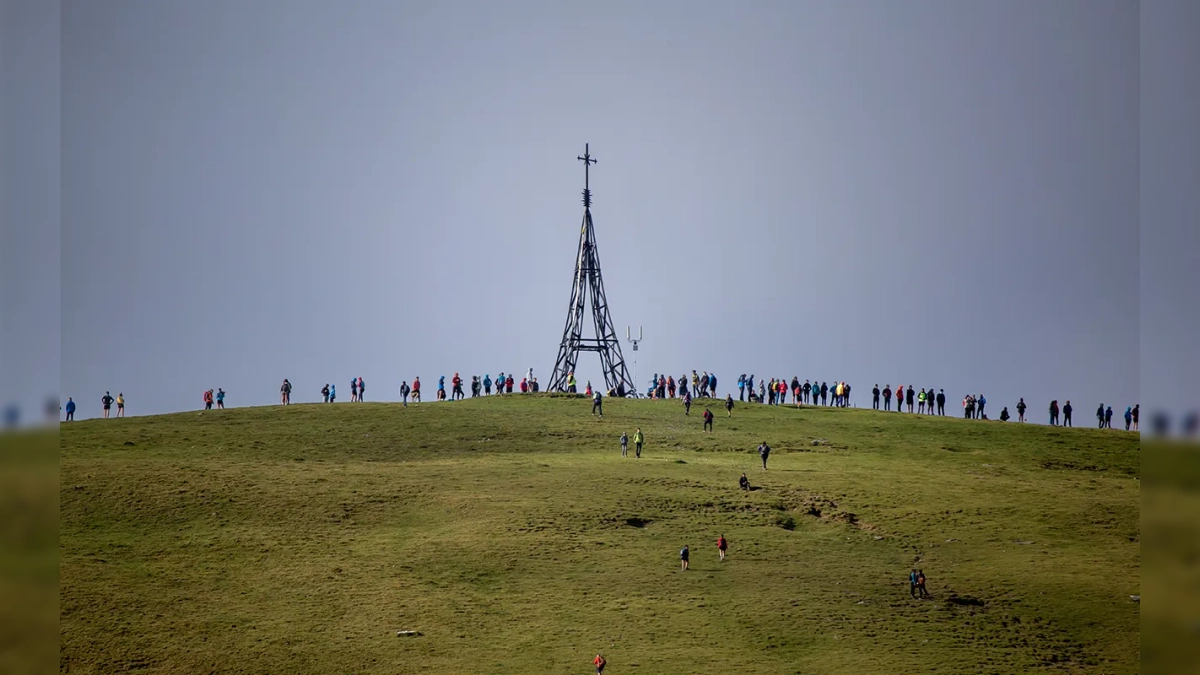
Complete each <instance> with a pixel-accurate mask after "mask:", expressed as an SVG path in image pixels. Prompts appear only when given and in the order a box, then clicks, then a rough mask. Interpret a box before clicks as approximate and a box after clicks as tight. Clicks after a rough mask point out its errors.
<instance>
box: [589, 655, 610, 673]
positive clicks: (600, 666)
mask: <svg viewBox="0 0 1200 675" xmlns="http://www.w3.org/2000/svg"><path fill="white" fill-rule="evenodd" d="M592 665H593V666H596V675H604V666H606V665H608V661H605V660H604V657H603V656H600V655H599V654H597V655H596V658H594V659H592Z"/></svg>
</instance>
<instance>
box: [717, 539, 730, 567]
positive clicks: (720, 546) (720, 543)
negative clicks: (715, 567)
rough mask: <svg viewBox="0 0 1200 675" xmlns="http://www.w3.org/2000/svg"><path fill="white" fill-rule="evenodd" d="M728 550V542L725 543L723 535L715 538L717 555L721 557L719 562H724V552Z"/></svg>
mask: <svg viewBox="0 0 1200 675" xmlns="http://www.w3.org/2000/svg"><path fill="white" fill-rule="evenodd" d="M728 548H729V542H728V541H726V539H725V535H724V534H722V535H721V536H719V537H717V555H719V556H721V562H725V550H726V549H728Z"/></svg>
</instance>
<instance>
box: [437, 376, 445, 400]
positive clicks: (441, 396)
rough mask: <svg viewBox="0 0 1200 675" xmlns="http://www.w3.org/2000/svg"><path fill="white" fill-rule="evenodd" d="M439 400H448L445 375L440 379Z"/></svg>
mask: <svg viewBox="0 0 1200 675" xmlns="http://www.w3.org/2000/svg"><path fill="white" fill-rule="evenodd" d="M437 400H439V401H445V400H446V376H445V375H442V376H441V377H439V378H438V393H437Z"/></svg>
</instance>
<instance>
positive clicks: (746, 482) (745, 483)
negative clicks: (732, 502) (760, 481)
mask: <svg viewBox="0 0 1200 675" xmlns="http://www.w3.org/2000/svg"><path fill="white" fill-rule="evenodd" d="M738 487H740V488H742V489H743V490H745V491H747V492H749V491H750V479H749V478H746V474H745V473H744V472H743V473H742V477H741V478H739V479H738Z"/></svg>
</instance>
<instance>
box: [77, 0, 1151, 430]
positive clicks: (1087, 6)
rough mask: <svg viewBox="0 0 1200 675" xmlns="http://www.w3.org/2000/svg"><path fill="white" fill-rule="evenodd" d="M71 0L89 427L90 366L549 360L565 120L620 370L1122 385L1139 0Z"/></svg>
mask: <svg viewBox="0 0 1200 675" xmlns="http://www.w3.org/2000/svg"><path fill="white" fill-rule="evenodd" d="M61 27H62V110H63V112H62V127H61V128H62V140H61V142H62V202H61V206H62V249H61V250H62V288H63V295H62V396H63V397H64V400H65V397H66V396H73V397H75V399H76V400H77V401H79V402H80V403H81V409H80V416H81V417H86V416H94V415H96V414H98V413H99V398H100V397H101V396H102V395H103V394H104V392H105V391H106V390H109V391H111V392H112V393H113V395H116V394H117V393H118V392H123V393H124V394H125V397H126V399H127V400H128V410H129V413H130V414H145V413H158V412H168V411H175V410H180V409H187V408H195V407H199V406H200V405H201V400H200V399H201V393H202V392H203V391H204V390H206V389H209V388H215V387H223V388H224V389H225V390H226V391H227V392H228V401H229V403H230V404H231V405H257V404H268V403H272V402H275V401H277V399H278V394H277V391H278V387H279V384H280V382H281V381H282V380H283V378H285V377H287V378H289V379H290V380H291V381H292V382H293V384H294V385H295V387H296V390H295V393H294V394H293V400H294V401H311V400H314V399H316V398H318V397H319V394H318V390H319V389H320V388H321V386H322V385H323V384H324V383H326V382H332V383H335V384H337V385H339V389H342V398H348V394H349V392H348V388H349V380H350V378H351V377H353V376H359V375H361V376H362V377H363V378H364V379H365V380H366V382H367V385H368V398H370V399H375V400H379V399H384V398H386V399H394V398H396V396H397V395H396V388H397V386H398V385H399V382H400V380H401V379H402V378H403V379H409V380H411V379H412V377H413V376H414V375H420V376H421V377H422V379H423V380H425V381H427V386H428V385H429V384H433V382H435V381H436V378H437V376H438V375H443V374H444V375H446V376H447V377H449V376H451V375H452V374H453V373H454V372H456V371H457V372H460V373H462V374H463V375H469V374H480V375H482V374H484V373H489V374H491V375H493V376H495V375H496V373H497V372H498V371H500V370H503V371H505V372H509V371H512V372H524V371H525V370H526V369H527V368H529V367H530V366H532V367H533V368H534V370H535V374H537V375H538V377H539V380H540V381H542V382H546V381H548V380H549V376H550V370H551V367H552V366H553V361H554V357H555V354H556V352H557V348H558V344H559V341H560V339H561V331H562V326H563V321H564V318H565V315H566V311H567V301H568V299H569V294H570V284H571V275H572V266H573V263H574V255H575V250H576V245H577V238H578V233H579V222H580V219H581V216H582V205H581V204H580V191H581V189H582V187H583V167H582V165H581V163H580V162H578V161H577V160H576V159H575V158H576V155H579V154H581V153H582V151H583V146H584V143H585V142H587V143H590V144H591V150H592V153H593V154H594V155H595V156H596V157H597V158H598V160H599V163H598V164H597V165H596V166H595V167H594V168H593V170H592V189H593V192H594V206H593V217H594V221H595V225H596V234H597V238H598V244H599V254H600V259H601V261H602V265H603V269H604V275H605V276H604V280H605V284H606V289H607V293H608V300H609V302H610V305H611V309H612V316H613V320H614V323H615V324H616V325H617V326H618V327H620V329H621V334H622V336H623V335H624V327H625V326H626V325H633V326H635V330H636V326H637V325H642V326H643V327H644V332H645V341H644V342H643V343H642V347H641V351H639V353H638V355H637V371H638V373H637V374H638V379H639V380H641V381H643V382H644V381H645V380H647V379H649V377H650V375H651V374H652V373H654V372H658V371H662V370H667V371H668V372H670V373H672V374H674V375H676V376H678V375H679V374H682V373H684V372H685V371H686V372H689V373H690V371H691V370H692V369H693V368H694V369H696V370H698V371H699V370H712V371H714V372H716V373H717V375H718V377H719V379H720V389H721V390H722V392H724V391H735V392H736V387H735V386H734V383H735V380H736V378H737V375H738V374H740V373H743V372H744V373H751V372H752V373H754V374H756V375H757V376H758V377H771V376H786V377H788V378H791V377H792V376H793V375H798V376H799V377H800V379H801V380H804V379H806V378H809V379H818V380H821V379H823V380H829V381H832V380H834V379H842V380H846V381H847V382H850V383H851V384H853V385H855V392H856V395H857V398H858V402H859V404H860V405H861V404H864V403H865V404H868V405H869V401H868V400H867V398H865V395H866V394H867V392H868V391H869V389H870V387H871V385H872V384H874V383H876V382H877V383H879V384H880V386H882V385H883V384H891V385H893V386H895V385H896V384H898V383H904V384H914V385H916V386H917V387H929V386H932V387H936V388H945V390H946V392H947V394H948V395H949V397H950V399H951V401H952V402H954V403H953V405H952V409H957V401H958V400H959V399H961V397H962V396H963V395H964V394H965V393H967V392H968V391H970V392H974V393H981V392H982V393H984V394H985V395H986V396H987V398H988V400H989V411H990V412H992V413H993V414H997V413H998V412H999V409H1000V407H1001V405H1010V406H1011V405H1012V404H1014V403H1015V402H1016V399H1017V397H1018V396H1024V397H1025V399H1026V401H1027V402H1029V403H1030V406H1031V408H1032V410H1033V412H1034V413H1035V414H1034V418H1035V420H1041V418H1043V417H1044V416H1045V415H1044V413H1043V411H1044V409H1045V407H1046V405H1047V403H1048V402H1049V400H1050V399H1051V398H1056V399H1058V400H1059V401H1060V402H1061V401H1065V400H1066V399H1071V400H1072V401H1073V402H1074V403H1075V405H1076V406H1077V408H1078V409H1079V414H1078V416H1079V417H1080V422H1081V423H1086V422H1087V419H1088V417H1089V416H1090V414H1091V412H1092V411H1093V410H1094V408H1095V406H1096V405H1097V404H1099V403H1100V402H1101V401H1103V402H1105V403H1106V404H1111V405H1112V406H1113V408H1114V409H1115V410H1123V409H1124V406H1126V405H1132V404H1133V403H1136V402H1138V396H1139V368H1138V363H1139V326H1138V318H1139V266H1140V264H1139V261H1140V260H1141V258H1140V255H1139V228H1138V223H1139V105H1138V96H1139V17H1138V7H1137V5H1136V4H1135V3H1130V2H1111V1H1110V2H1105V1H1092V0H1088V1H1079V2H1065V1H1064V2H1054V3H1045V2H1033V1H1029V2H995V3H983V2H973V3H958V2H948V1H947V2H912V3H890V2H861V3H827V2H779V3H765V2H759V3H738V4H736V6H735V5H734V4H730V3H697V2H665V1H663V2H654V3H636V2H613V3H602V4H599V5H597V4H590V5H584V4H581V3H556V2H544V3H512V4H509V5H506V6H503V7H502V6H500V5H496V4H495V3H436V4H434V3H424V4H417V3H400V2H355V3H332V2H315V1H314V2H309V1H301V0H289V1H288V2H253V3H245V2H237V1H232V0H218V1H211V2H204V3H184V2H166V3H164V2H157V1H150V0H146V1H142V2H133V1H119V2H105V3H89V2H80V3H70V4H68V5H67V6H66V7H64V9H63V15H62V26H61ZM625 348H626V350H628V346H626V347H625ZM632 357H633V354H632V353H630V352H628V351H626V358H627V359H629V360H630V362H631V364H632ZM580 364H581V366H580V369H579V371H580V376H581V379H588V378H590V379H591V380H592V381H593V382H599V381H601V380H602V379H603V378H602V377H600V373H599V367H598V360H597V359H596V358H595V355H593V354H584V355H582V356H581V358H580Z"/></svg>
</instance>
